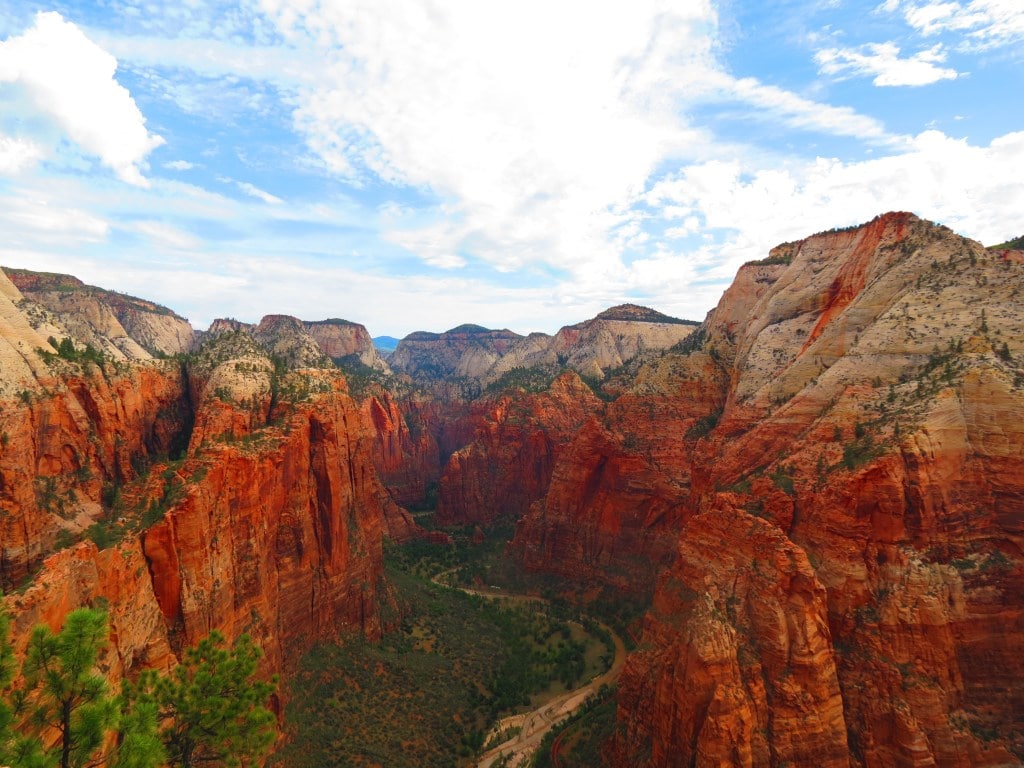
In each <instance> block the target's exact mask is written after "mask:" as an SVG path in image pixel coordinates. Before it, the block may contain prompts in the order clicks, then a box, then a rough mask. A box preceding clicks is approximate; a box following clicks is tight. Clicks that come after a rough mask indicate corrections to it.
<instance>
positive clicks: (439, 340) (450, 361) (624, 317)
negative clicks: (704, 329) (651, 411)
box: [388, 304, 697, 398]
mask: <svg viewBox="0 0 1024 768" xmlns="http://www.w3.org/2000/svg"><path fill="white" fill-rule="evenodd" d="M696 325H697V324H696V323H692V322H688V321H683V320H677V319H676V318H672V317H669V316H668V315H663V314H662V313H660V312H657V311H655V310H652V309H648V308H646V307H639V306H636V305H634V304H623V305H620V306H618V307H613V308H611V309H609V310H606V311H604V312H602V313H601V314H599V315H598V316H597V317H595V318H592V319H590V320H586V321H584V322H582V323H577V324H576V325H570V326H566V327H565V328H562V329H561V330H559V331H558V333H557V334H555V335H554V336H548V335H547V334H544V333H531V334H530V335H528V336H520V335H518V334H516V333H513V332H512V331H508V330H501V331H493V330H488V329H487V328H482V327H480V326H478V325H461V326H459V327H458V328H453V329H452V330H450V331H447V332H446V333H425V332H418V333H413V334H410V335H409V336H406V337H405V338H404V339H402V341H401V342H400V343H399V345H398V349H396V350H395V352H394V353H393V354H392V355H391V357H390V358H389V360H388V361H389V363H390V365H391V367H392V369H393V370H394V371H395V372H396V373H401V374H405V375H408V376H410V377H411V378H412V379H413V380H415V381H417V382H419V383H421V384H431V383H435V382H438V381H439V380H448V381H449V382H452V381H458V382H459V383H461V384H462V387H463V390H464V393H465V395H466V396H468V397H469V398H472V397H476V396H477V395H478V394H480V392H481V391H482V390H483V388H484V387H486V386H487V385H490V384H494V383H498V384H500V385H502V386H503V387H504V386H505V385H508V384H514V383H515V381H516V379H517V378H519V377H521V375H522V373H521V372H522V371H531V370H534V369H536V370H537V371H543V372H545V373H546V374H548V375H549V376H550V377H552V378H553V377H554V376H555V375H557V374H558V373H560V372H561V371H562V370H565V369H566V368H568V369H570V370H573V371H576V372H577V373H579V374H581V375H583V376H588V377H591V378H595V379H601V378H603V377H604V375H605V373H606V372H607V371H609V370H611V369H614V368H618V367H620V366H621V365H623V363H625V362H627V361H629V360H632V359H633V358H635V357H637V356H640V355H643V354H645V353H650V352H659V351H661V350H665V349H668V348H669V347H672V346H673V345H675V344H678V343H679V342H681V341H682V340H683V339H685V338H686V337H687V336H688V335H689V334H690V333H692V332H693V330H694V328H695V327H696ZM510 377H511V378H510Z"/></svg>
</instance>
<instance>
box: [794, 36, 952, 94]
mask: <svg viewBox="0 0 1024 768" xmlns="http://www.w3.org/2000/svg"><path fill="white" fill-rule="evenodd" d="M945 60H946V53H945V51H944V49H943V47H942V45H936V46H933V47H932V48H929V49H927V50H924V51H919V52H918V53H916V54H914V55H913V56H910V57H907V58H900V49H899V46H897V45H896V44H895V43H891V42H890V43H869V44H867V45H863V46H861V47H859V48H827V49H825V50H821V51H818V52H817V53H816V54H815V55H814V61H815V62H816V63H817V64H818V67H819V69H818V71H819V72H821V73H822V74H825V75H838V76H856V77H872V76H874V80H873V82H874V84H875V85H877V86H880V87H883V86H902V85H909V86H915V85H930V84H931V83H935V82H938V81H940V80H955V79H956V78H957V76H958V74H959V73H958V72H957V71H956V70H955V69H951V68H949V67H940V66H938V65H939V64H942V63H943V62H945Z"/></svg>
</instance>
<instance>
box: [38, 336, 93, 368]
mask: <svg viewBox="0 0 1024 768" xmlns="http://www.w3.org/2000/svg"><path fill="white" fill-rule="evenodd" d="M47 341H48V342H50V346H51V347H53V348H54V349H55V350H57V351H56V352H50V351H48V350H45V349H39V350H38V352H39V356H40V357H41V358H43V360H44V361H45V362H46V363H47V364H49V363H52V362H53V361H54V360H58V359H59V360H67V361H68V362H70V363H95V364H96V365H98V366H99V367H100V368H101V369H102V368H103V366H104V364H105V363H106V362H107V358H106V356H105V355H104V354H103V353H102V352H100V351H99V350H98V349H96V348H95V347H93V346H91V345H89V344H86V345H85V348H84V349H77V348H76V347H75V342H73V341H72V340H71V337H69V336H65V337H64V338H63V339H61V340H60V341H59V342H58V341H57V339H55V338H54V337H53V336H50V337H49V338H48V339H47Z"/></svg>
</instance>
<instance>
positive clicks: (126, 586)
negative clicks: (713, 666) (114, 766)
mask: <svg viewBox="0 0 1024 768" xmlns="http://www.w3.org/2000/svg"><path fill="white" fill-rule="evenodd" d="M0 301H2V302H8V303H6V304H2V307H6V309H5V310H4V314H3V320H4V322H3V324H2V325H0V338H2V339H3V340H4V344H5V346H4V347H2V348H3V349H5V350H7V352H5V354H7V355H9V356H11V358H12V359H14V355H17V358H18V359H19V360H21V361H22V366H21V367H18V366H12V370H13V373H9V372H8V371H7V370H6V369H5V376H10V377H11V378H12V379H14V384H15V385H17V386H23V387H26V389H24V390H22V391H23V392H24V393H25V394H24V395H23V396H22V395H18V396H17V397H15V398H7V399H6V400H5V401H4V402H3V403H2V408H0V427H2V429H3V438H2V445H0V504H2V507H3V510H4V514H3V515H2V516H0V544H2V548H0V577H2V579H3V582H4V585H5V586H6V587H11V586H20V587H22V594H18V595H11V596H8V597H7V598H6V602H7V604H8V606H9V608H10V610H11V613H12V616H13V618H14V621H15V626H16V627H18V628H25V627H30V626H31V625H32V624H34V623H37V622H45V623H48V624H50V625H51V626H54V627H57V626H59V625H60V623H61V622H62V620H63V617H64V615H66V613H67V612H68V611H69V610H71V609H73V608H75V607H78V606H79V605H83V604H105V605H107V606H108V610H109V612H110V614H111V624H112V628H113V633H112V649H111V654H110V656H109V658H108V659H107V660H106V661H105V662H104V664H105V668H106V669H107V670H108V671H109V672H110V674H111V675H112V677H114V678H116V677H118V676H119V675H121V674H129V673H131V671H132V670H133V669H137V668H139V667H140V666H157V667H166V666H168V665H170V664H173V659H174V655H176V654H177V653H179V652H180V651H181V649H182V648H183V647H186V646H188V645H191V644H193V643H195V642H196V641H197V640H199V639H200V638H202V637H204V636H205V635H206V634H207V633H208V632H209V631H210V630H212V629H215V628H216V629H220V630H221V631H223V632H224V633H225V634H226V635H227V636H228V637H229V638H232V637H236V636H237V635H239V634H241V633H242V632H247V633H249V634H251V635H252V636H253V637H255V638H256V639H257V641H258V642H259V643H260V644H261V645H262V646H263V648H264V650H265V652H266V656H265V661H264V665H265V667H266V670H267V672H268V673H269V672H274V671H278V670H280V669H281V668H282V665H283V663H284V660H285V658H286V657H288V656H294V655H295V654H297V653H300V652H301V651H302V650H303V649H304V648H308V647H309V645H310V644H311V643H312V642H315V641H317V640H321V639H328V638H332V637H335V636H337V635H338V634H339V633H345V632H361V633H363V634H366V635H367V636H371V637H373V636H376V635H378V634H379V633H380V631H381V623H380V619H379V612H378V590H379V589H380V585H381V583H382V579H383V570H382V538H383V532H384V526H385V521H386V520H393V521H395V523H394V524H395V525H396V526H398V525H400V524H401V523H402V522H403V521H404V524H406V525H409V526H412V523H411V520H409V519H408V515H407V514H405V513H404V511H403V510H401V509H400V508H398V507H397V505H396V504H395V502H394V501H393V500H392V498H391V497H390V495H389V494H388V493H387V491H386V490H385V489H384V487H383V486H382V485H381V483H380V480H379V478H378V476H377V473H376V470H375V466H374V461H375V456H374V445H375V441H376V429H375V425H374V423H373V421H372V420H371V419H369V418H366V416H365V415H364V413H363V411H362V409H361V406H360V405H358V404H357V403H356V402H355V401H353V400H352V398H351V397H350V396H349V394H348V391H347V386H346V382H345V379H344V376H343V375H342V374H341V373H340V372H338V371H337V370H334V369H332V368H318V369H313V368H308V369H301V370H290V369H286V368H282V367H281V365H279V364H278V365H275V364H274V363H273V362H272V361H271V359H270V358H269V353H268V350H267V349H266V348H265V347H264V346H263V345H261V343H260V342H259V341H258V340H257V332H260V330H261V329H259V328H258V329H253V330H252V331H250V330H249V329H247V328H244V327H239V328H223V329H221V331H222V332H221V333H219V334H216V335H214V336H212V337H208V341H207V344H206V345H205V346H204V348H203V349H202V350H200V351H199V353H198V354H197V355H195V356H194V357H190V358H189V360H188V361H187V363H186V364H185V365H184V366H182V365H181V364H179V363H177V362H172V361H164V360H146V361H142V362H124V361H118V360H114V359H112V356H111V355H109V354H103V353H100V352H95V351H94V352H93V353H90V355H87V356H82V355H79V354H78V353H77V352H75V351H73V348H71V351H68V352H67V355H66V356H61V355H59V354H58V353H57V352H56V351H53V352H50V351H47V350H46V349H45V348H43V347H39V348H38V349H41V350H42V351H41V352H40V351H36V350H34V349H31V348H30V346H29V345H31V344H34V343H37V342H38V339H37V338H36V337H34V336H33V335H32V334H33V333H34V331H33V330H32V327H31V324H30V323H29V321H28V319H27V318H26V317H25V316H24V315H25V312H24V311H23V310H21V309H19V308H18V307H17V306H16V304H15V302H16V301H19V298H18V294H17V288H16V287H14V286H13V285H12V284H10V283H8V284H7V285H6V286H4V290H3V295H2V296H0ZM262 333H264V334H266V335H267V336H268V338H269V339H270V340H271V341H273V342H274V343H275V344H277V345H278V346H276V347H274V351H275V352H276V353H278V354H281V355H282V356H285V357H288V356H291V357H293V358H294V359H295V360H296V362H301V361H302V360H303V354H304V353H305V351H308V349H309V347H308V345H305V344H304V343H303V342H304V340H305V339H308V335H306V334H305V330H304V329H303V328H302V327H301V324H300V325H299V326H295V324H294V323H290V322H289V320H288V319H283V320H282V319H278V318H273V319H271V320H269V321H267V322H266V323H264V324H263V327H262ZM286 342H290V344H289V343H286ZM43 343H46V342H43ZM82 343H83V342H81V340H77V339H76V340H75V341H74V344H75V345H80V344H82ZM314 346H315V345H314ZM317 349H318V348H317ZM317 354H318V355H319V352H317ZM403 514H404V518H403ZM76 541H79V542H80V543H77V544H76V543H75V542H76ZM94 542H95V543H94ZM55 585H62V586H61V587H60V588H59V589H58V588H55ZM18 637H19V638H21V639H24V637H27V634H26V635H24V636H22V635H19V636H18ZM19 642H20V640H19Z"/></svg>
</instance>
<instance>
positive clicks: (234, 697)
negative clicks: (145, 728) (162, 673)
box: [126, 630, 277, 768]
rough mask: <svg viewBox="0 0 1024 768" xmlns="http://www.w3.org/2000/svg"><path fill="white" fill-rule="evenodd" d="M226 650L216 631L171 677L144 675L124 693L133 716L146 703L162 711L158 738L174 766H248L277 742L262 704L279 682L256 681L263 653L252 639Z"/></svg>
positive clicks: (240, 640)
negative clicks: (210, 764)
mask: <svg viewBox="0 0 1024 768" xmlns="http://www.w3.org/2000/svg"><path fill="white" fill-rule="evenodd" d="M224 646H225V639H224V636H223V635H222V634H220V633H219V632H217V631H216V630H215V631H213V632H211V633H210V635H209V637H207V638H205V639H204V640H201V641H200V642H199V644H198V645H197V646H196V647H195V648H190V649H188V650H186V651H185V653H184V656H183V658H182V661H181V664H179V665H178V666H177V667H176V668H175V670H174V671H173V672H172V673H171V674H170V675H169V676H168V677H159V676H157V675H156V674H155V673H154V672H148V673H143V675H142V676H141V677H140V678H139V681H138V683H137V684H136V685H135V686H133V687H131V688H129V689H128V690H127V691H126V698H127V700H128V702H129V712H133V711H134V710H135V709H136V708H137V707H139V706H146V705H148V704H155V705H156V706H158V707H159V717H160V721H161V722H162V723H163V724H164V725H163V727H162V729H161V733H160V736H161V738H162V740H163V743H164V746H165V747H166V749H167V756H168V760H169V762H170V764H171V765H175V766H181V768H194V766H197V765H203V764H207V763H210V762H218V763H223V764H225V765H228V766H241V765H246V764H249V763H250V761H252V762H255V760H256V759H258V758H259V757H260V756H262V755H263V754H264V753H265V752H266V751H267V749H269V747H270V745H271V744H273V742H274V735H275V718H274V714H273V713H272V712H270V710H268V709H267V708H266V707H265V706H264V703H265V702H266V701H267V698H268V697H269V696H270V695H271V694H272V693H273V692H274V690H275V688H276V682H277V681H276V679H275V680H273V681H272V682H264V681H260V680H255V679H253V675H254V674H255V673H256V669H257V665H258V664H259V659H260V656H261V651H260V649H259V648H258V647H257V646H256V644H255V643H253V641H252V640H251V639H250V638H249V636H248V635H242V636H241V637H240V638H238V640H237V641H236V642H235V644H234V646H233V647H232V648H230V649H228V648H225V647H224Z"/></svg>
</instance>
